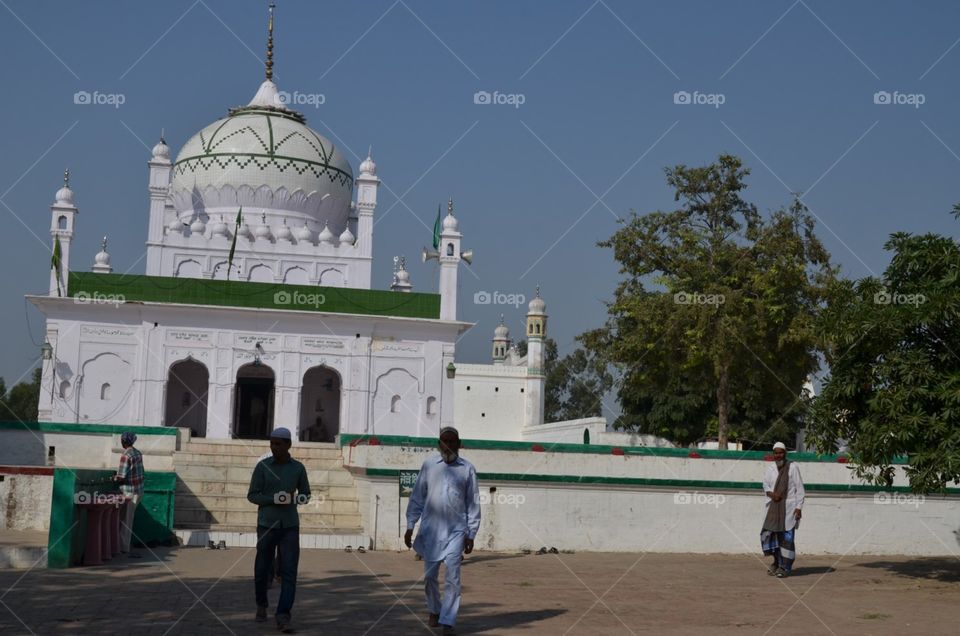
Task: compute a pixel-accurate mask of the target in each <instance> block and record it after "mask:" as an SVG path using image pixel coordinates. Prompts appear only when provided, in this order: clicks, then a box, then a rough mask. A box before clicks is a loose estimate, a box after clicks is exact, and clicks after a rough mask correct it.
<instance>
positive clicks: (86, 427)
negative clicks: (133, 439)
mask: <svg viewBox="0 0 960 636" xmlns="http://www.w3.org/2000/svg"><path fill="white" fill-rule="evenodd" d="M5 429H6V430H20V431H37V432H39V433H92V434H95V435H119V434H121V433H123V432H124V431H128V430H129V431H133V432H134V433H136V434H137V435H176V434H177V429H176V428H172V427H169V426H136V425H134V426H119V425H114V424H73V423H71V422H9V421H2V422H0V430H5Z"/></svg>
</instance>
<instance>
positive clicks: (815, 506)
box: [344, 440, 960, 559]
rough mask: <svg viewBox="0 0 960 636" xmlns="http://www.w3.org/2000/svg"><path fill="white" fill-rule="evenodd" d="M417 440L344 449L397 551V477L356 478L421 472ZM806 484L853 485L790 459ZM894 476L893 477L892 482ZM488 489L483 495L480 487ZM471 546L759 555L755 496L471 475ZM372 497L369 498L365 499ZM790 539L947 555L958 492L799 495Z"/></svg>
mask: <svg viewBox="0 0 960 636" xmlns="http://www.w3.org/2000/svg"><path fill="white" fill-rule="evenodd" d="M466 445H467V447H466V449H465V450H464V451H463V456H464V457H465V458H466V459H468V460H469V461H471V462H472V463H474V465H475V466H476V467H477V470H478V472H480V473H508V474H516V475H521V474H523V475H571V476H592V477H604V476H606V477H613V476H621V477H649V478H656V479H682V480H707V481H749V482H759V481H760V480H761V479H762V475H763V471H764V469H765V462H763V461H758V460H752V459H751V460H746V459H745V460H734V459H690V458H687V457H676V458H673V457H650V456H615V455H586V454H578V453H530V452H521V451H492V450H479V449H474V450H471V449H470V448H469V446H470V444H469V440H467V441H466ZM431 452H433V451H432V450H431V449H429V448H424V447H414V446H406V447H389V446H362V445H361V446H356V447H354V448H352V449H350V450H349V451H347V450H346V449H345V453H344V456H345V463H347V464H348V465H350V467H351V470H352V472H353V473H354V475H355V478H356V481H357V486H358V493H359V494H360V497H361V505H360V509H361V512H362V514H363V515H364V517H363V520H364V526H365V529H366V531H367V533H368V534H371V535H373V523H372V522H373V519H374V514H375V513H376V515H377V518H378V528H377V537H376V538H377V545H378V547H379V548H380V549H401V540H400V537H401V536H402V531H403V528H405V519H404V518H403V517H402V516H401V517H400V522H399V523H398V521H397V519H398V515H403V514H405V512H406V505H407V501H408V500H407V499H403V500H400V498H399V489H398V482H397V478H389V477H366V476H365V475H364V469H365V468H366V467H371V468H397V469H399V468H402V469H408V470H409V469H414V470H416V469H419V467H420V465H421V464H422V462H423V460H424V458H425V457H427V456H428V455H429V454H430V453H431ZM799 465H800V469H801V473H802V474H803V476H804V481H805V482H806V483H807V484H831V483H834V484H848V483H856V480H855V479H854V478H853V476H852V474H851V472H850V471H849V470H848V468H847V467H846V465H844V464H839V463H827V462H800V463H799ZM898 482H899V483H901V484H902V483H904V482H903V476H902V475H900V476H899V477H898ZM491 487H495V488H496V491H495V492H491V491H490V488H491ZM480 490H481V503H482V505H481V510H482V516H483V521H482V525H481V530H480V533H479V535H478V537H477V545H478V547H479V548H480V549H485V550H500V551H514V550H521V549H525V548H529V549H533V550H536V549H539V548H540V547H541V546H546V547H551V546H555V547H557V548H558V549H561V550H577V551H614V552H617V551H630V552H638V551H650V552H692V553H743V554H749V553H752V554H757V553H758V552H759V535H760V526H761V523H762V521H763V515H764V504H765V497H764V495H763V493H762V492H761V490H760V489H759V487H757V488H756V490H753V489H751V490H742V489H724V488H719V487H718V488H691V487H666V486H665V487H652V486H633V485H607V484H575V483H549V482H544V481H540V482H529V483H522V482H517V481H503V482H496V481H489V480H483V479H481V481H480ZM376 495H380V500H379V502H376V505H375V504H374V498H375V496H376ZM803 512H804V518H803V520H802V521H801V525H800V531H799V532H798V535H797V545H798V552H799V553H800V555H801V557H800V558H801V559H802V555H803V554H891V555H892V554H903V555H924V556H942V555H948V554H955V553H956V550H957V548H958V531H960V497H958V496H950V497H940V496H928V497H924V498H919V497H915V496H913V495H909V494H902V493H895V494H892V495H890V494H887V493H873V492H867V493H833V492H824V491H820V492H809V493H808V494H807V501H806V504H805V506H804V510H803Z"/></svg>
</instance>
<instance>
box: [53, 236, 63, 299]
mask: <svg viewBox="0 0 960 636" xmlns="http://www.w3.org/2000/svg"><path fill="white" fill-rule="evenodd" d="M60 254H61V251H60V235H59V234H57V235H56V236H54V237H53V256H52V257H50V269H52V270H53V271H54V273H56V275H57V296H63V291H62V290H61V289H60V276H61V274H60V271H61V267H62V265H61V256H60Z"/></svg>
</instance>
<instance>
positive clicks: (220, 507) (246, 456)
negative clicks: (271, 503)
mask: <svg viewBox="0 0 960 636" xmlns="http://www.w3.org/2000/svg"><path fill="white" fill-rule="evenodd" d="M268 451H269V445H268V443H267V442H265V441H261V440H215V441H209V442H208V441H206V440H198V439H191V440H190V441H189V442H186V443H184V444H182V445H181V448H180V450H178V451H176V452H175V453H174V457H173V463H174V469H175V470H176V472H177V477H178V479H177V489H176V494H175V501H174V531H175V533H176V534H177V536H178V537H180V540H181V542H182V543H183V544H184V545H204V546H205V545H207V542H208V541H215V542H218V541H220V540H224V541H226V542H227V545H228V546H246V547H252V546H255V545H256V526H257V507H256V506H255V505H253V504H251V503H250V502H249V501H247V490H248V489H249V486H250V477H251V475H252V474H253V469H254V467H255V466H256V463H257V462H258V461H259V459H260V457H261V456H262V455H263V454H264V453H266V452H268ZM291 455H292V456H293V458H294V459H296V460H297V461H300V462H301V463H303V465H304V466H305V467H306V469H307V479H309V481H310V490H311V494H312V497H311V501H310V503H308V504H305V505H302V506H298V513H299V516H300V537H301V542H300V543H301V547H303V548H320V549H335V548H337V547H342V546H345V545H353V546H358V545H367V543H368V538H367V536H366V534H365V533H364V531H363V522H362V519H361V517H360V512H359V509H360V504H359V498H358V496H357V490H356V485H355V483H354V480H353V476H352V475H351V474H350V472H349V471H348V470H346V469H345V468H344V467H343V458H342V454H341V453H340V449H339V448H338V447H337V446H335V445H334V444H325V443H318V442H313V443H311V442H298V443H296V444H295V446H294V447H293V448H292V449H291Z"/></svg>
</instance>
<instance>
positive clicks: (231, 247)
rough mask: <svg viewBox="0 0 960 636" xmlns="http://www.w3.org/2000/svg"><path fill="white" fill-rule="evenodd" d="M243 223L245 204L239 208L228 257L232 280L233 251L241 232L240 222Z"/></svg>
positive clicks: (228, 271)
mask: <svg viewBox="0 0 960 636" xmlns="http://www.w3.org/2000/svg"><path fill="white" fill-rule="evenodd" d="M241 223H243V206H242V205H241V206H240V209H239V210H237V224H236V227H234V228H233V241H231V243H230V255H229V256H228V257H227V280H230V270H231V269H233V253H234V252H235V251H236V249H237V234H238V233H239V232H240V224H241Z"/></svg>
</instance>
